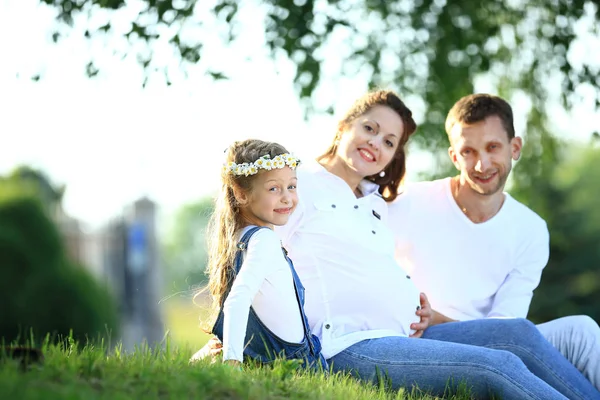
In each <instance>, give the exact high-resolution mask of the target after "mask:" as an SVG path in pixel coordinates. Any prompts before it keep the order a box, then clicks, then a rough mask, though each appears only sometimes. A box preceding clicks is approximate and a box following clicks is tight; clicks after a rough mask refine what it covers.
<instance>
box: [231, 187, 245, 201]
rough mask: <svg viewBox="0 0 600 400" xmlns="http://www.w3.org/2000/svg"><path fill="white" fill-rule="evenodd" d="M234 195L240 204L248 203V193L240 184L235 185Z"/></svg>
mask: <svg viewBox="0 0 600 400" xmlns="http://www.w3.org/2000/svg"><path fill="white" fill-rule="evenodd" d="M233 196H234V197H235V201H237V202H238V204H239V205H240V206H245V205H246V204H248V193H246V191H245V190H243V189H242V188H240V187H238V186H234V187H233Z"/></svg>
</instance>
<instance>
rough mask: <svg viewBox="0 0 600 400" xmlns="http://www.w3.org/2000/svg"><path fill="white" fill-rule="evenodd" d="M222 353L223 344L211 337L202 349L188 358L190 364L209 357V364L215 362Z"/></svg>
mask: <svg viewBox="0 0 600 400" xmlns="http://www.w3.org/2000/svg"><path fill="white" fill-rule="evenodd" d="M222 352H223V343H221V341H220V340H219V339H218V338H217V337H216V336H213V337H212V338H211V339H210V340H209V341H208V342H207V343H206V344H205V345H204V347H203V348H201V349H200V350H198V351H197V352H196V353H195V354H194V355H193V356H192V358H190V362H194V361H198V360H203V359H205V358H206V357H211V358H212V360H211V362H212V363H214V362H216V361H217V358H218V356H219V355H220V354H221V353H222Z"/></svg>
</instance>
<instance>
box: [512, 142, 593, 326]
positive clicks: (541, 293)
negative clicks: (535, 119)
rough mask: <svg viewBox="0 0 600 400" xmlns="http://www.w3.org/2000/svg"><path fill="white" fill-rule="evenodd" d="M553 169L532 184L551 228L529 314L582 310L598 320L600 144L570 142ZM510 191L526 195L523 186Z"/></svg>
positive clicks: (553, 314) (546, 316) (542, 317)
mask: <svg viewBox="0 0 600 400" xmlns="http://www.w3.org/2000/svg"><path fill="white" fill-rule="evenodd" d="M552 175H553V176H552V178H551V179H548V180H544V181H541V182H538V183H536V184H535V189H534V190H539V191H538V193H537V194H536V195H535V196H534V197H533V199H535V200H534V202H535V203H536V204H539V205H540V207H539V208H541V209H542V216H543V217H545V219H546V220H547V221H548V227H549V229H550V232H551V237H550V239H551V240H550V242H551V243H550V253H551V254H550V262H549V263H548V266H547V267H546V269H545V270H544V274H543V276H542V282H541V284H540V287H539V288H538V289H537V290H536V292H535V295H534V297H533V302H532V306H531V313H530V317H531V318H532V319H535V320H537V321H547V320H549V319H552V318H556V317H560V316H565V315H571V314H587V315H589V316H591V317H593V318H594V319H596V321H600V309H599V308H598V299H599V298H600V266H599V265H600V245H599V243H600V209H599V208H598V206H597V204H598V199H599V198H600V186H599V185H598V182H600V148H597V147H591V148H576V147H574V146H569V147H568V151H567V154H566V155H565V161H564V162H563V163H561V164H560V165H557V166H555V168H554V170H553V174H552ZM514 194H515V196H516V197H520V196H529V194H528V193H527V190H523V189H520V190H518V191H515V193H514Z"/></svg>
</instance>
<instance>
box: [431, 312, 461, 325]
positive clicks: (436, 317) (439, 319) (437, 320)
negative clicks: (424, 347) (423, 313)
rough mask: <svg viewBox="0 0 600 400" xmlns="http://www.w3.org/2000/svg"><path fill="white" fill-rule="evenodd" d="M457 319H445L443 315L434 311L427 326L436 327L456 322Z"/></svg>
mask: <svg viewBox="0 0 600 400" xmlns="http://www.w3.org/2000/svg"><path fill="white" fill-rule="evenodd" d="M457 321H458V320H457V319H452V318H450V317H446V316H445V315H444V314H442V313H440V312H438V311H434V312H433V318H432V320H431V322H430V323H429V326H433V325H437V324H445V323H446V322H457Z"/></svg>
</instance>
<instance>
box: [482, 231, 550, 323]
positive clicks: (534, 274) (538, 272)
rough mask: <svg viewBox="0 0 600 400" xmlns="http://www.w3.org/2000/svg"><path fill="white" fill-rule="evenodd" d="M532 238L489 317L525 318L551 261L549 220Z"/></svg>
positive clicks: (520, 254) (498, 294)
mask: <svg viewBox="0 0 600 400" xmlns="http://www.w3.org/2000/svg"><path fill="white" fill-rule="evenodd" d="M530 237H531V238H532V240H531V241H530V242H529V243H527V244H525V245H524V246H522V248H521V249H520V251H519V253H518V255H517V260H516V262H515V268H514V269H513V270H512V271H511V272H510V273H509V274H508V276H507V277H506V279H505V280H504V282H503V283H502V285H501V286H500V288H499V289H498V291H497V292H496V295H495V296H494V302H493V304H492V308H491V310H490V312H489V313H488V315H487V316H488V317H516V318H525V317H527V313H528V311H529V305H530V304H531V299H532V298H533V291H534V289H535V288H536V287H537V286H538V285H539V283H540V279H541V277H542V271H543V269H544V267H545V266H546V264H547V263H548V258H549V255H550V254H549V253H550V245H549V242H550V235H549V233H548V228H547V227H546V224H544V225H543V228H542V227H540V228H539V229H538V230H537V231H536V232H533V234H532V235H530Z"/></svg>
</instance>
